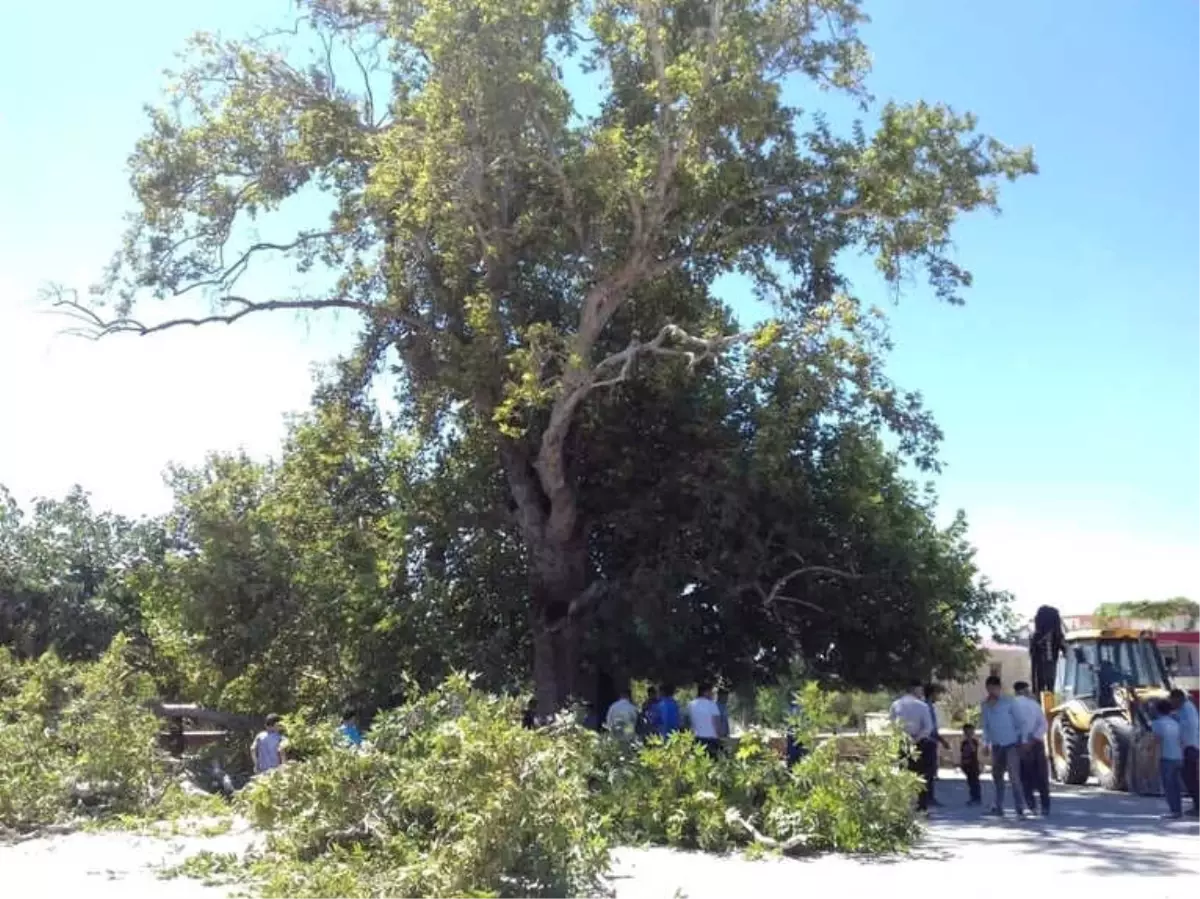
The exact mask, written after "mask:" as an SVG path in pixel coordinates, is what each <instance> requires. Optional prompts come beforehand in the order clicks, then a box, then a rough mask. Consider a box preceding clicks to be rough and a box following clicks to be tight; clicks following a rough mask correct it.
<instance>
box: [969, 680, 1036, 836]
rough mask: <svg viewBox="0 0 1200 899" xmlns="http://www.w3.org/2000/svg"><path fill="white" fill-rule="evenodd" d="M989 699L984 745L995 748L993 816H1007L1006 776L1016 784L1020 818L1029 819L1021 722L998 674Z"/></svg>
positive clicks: (990, 683)
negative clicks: (1021, 750)
mask: <svg viewBox="0 0 1200 899" xmlns="http://www.w3.org/2000/svg"><path fill="white" fill-rule="evenodd" d="M985 683H986V687H987V699H985V700H984V701H983V705H981V706H980V712H981V713H982V714H981V716H980V717H981V718H982V722H981V724H982V730H983V742H984V744H985V745H990V746H991V747H992V784H993V786H994V788H995V792H996V803H995V805H994V806H993V807H992V811H991V814H993V815H995V816H996V817H998V818H1000V817H1003V816H1004V775H1005V773H1007V774H1008V777H1009V780H1011V781H1012V792H1013V807H1014V808H1015V809H1016V811H1017V817H1018V818H1024V817H1025V796H1024V789H1023V787H1022V784H1021V753H1020V747H1021V744H1022V743H1023V742H1024V736H1023V734H1022V733H1021V720H1020V715H1019V712H1018V710H1017V707H1016V705H1015V704H1014V702H1013V698H1012V697H1011V696H1005V695H1004V692H1003V690H1002V688H1001V686H1000V678H998V677H996V676H995V675H994V674H993V675H992V676H991V677H989V678H988V679H987V681H986V682H985Z"/></svg>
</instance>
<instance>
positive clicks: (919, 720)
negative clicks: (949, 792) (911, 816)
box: [888, 681, 937, 812]
mask: <svg viewBox="0 0 1200 899" xmlns="http://www.w3.org/2000/svg"><path fill="white" fill-rule="evenodd" d="M924 694H925V687H924V685H923V684H922V683H921V682H920V681H912V682H911V683H910V684H909V685H908V692H907V693H905V694H904V695H903V696H901V697H900V698H899V699H897V700H896V701H895V702H893V703H892V707H891V709H890V710H889V712H888V716H889V717H890V718H891V720H892V723H894V724H898V725H899V726H900V728H901V729H902V730H903V731H904V732H905V733H906V734H908V737H909V739H910V740H912V741H913V748H912V749H911V750H910V751H909V753H908V770H909V771H912V772H913V773H914V774H919V775H920V776H921V780H922V782H923V786H922V788H921V792H920V794H919V795H918V796H917V810H918V811H922V812H923V811H926V810H927V809H928V808H929V794H930V792H931V786H932V780H933V778H932V773H933V765H934V763H935V762H934V759H936V757H937V744H936V743H935V742H934V741H933V716H932V715H931V714H930V712H929V705H928V704H927V703H926V702H925V699H924Z"/></svg>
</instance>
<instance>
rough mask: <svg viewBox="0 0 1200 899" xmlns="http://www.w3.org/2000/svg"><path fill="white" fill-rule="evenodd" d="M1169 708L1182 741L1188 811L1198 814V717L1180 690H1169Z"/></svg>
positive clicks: (1193, 707)
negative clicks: (1189, 805) (1188, 797)
mask: <svg viewBox="0 0 1200 899" xmlns="http://www.w3.org/2000/svg"><path fill="white" fill-rule="evenodd" d="M1171 710H1172V713H1173V714H1174V716H1175V720H1177V721H1178V722H1179V738H1180V742H1182V743H1183V785H1184V787H1185V788H1186V789H1187V792H1188V796H1190V797H1191V799H1192V807H1191V810H1190V811H1189V812H1188V814H1190V815H1191V816H1192V817H1193V818H1195V817H1197V816H1200V783H1198V781H1200V718H1198V717H1197V715H1196V706H1195V705H1193V704H1192V701H1191V700H1190V699H1188V695H1187V694H1186V693H1184V692H1183V691H1182V690H1172V691H1171Z"/></svg>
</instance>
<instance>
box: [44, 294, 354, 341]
mask: <svg viewBox="0 0 1200 899" xmlns="http://www.w3.org/2000/svg"><path fill="white" fill-rule="evenodd" d="M43 296H44V297H46V298H47V299H49V301H50V307H51V311H53V312H57V313H58V314H60V315H64V316H66V317H67V318H70V319H73V320H74V321H76V322H79V323H80V327H77V328H71V329H68V330H67V331H66V332H65V333H67V334H71V335H74V336H76V337H86V338H88V339H89V340H99V339H100V338H101V337H107V336H108V335H110V334H137V335H138V336H139V337H144V336H145V335H147V334H157V333H159V332H161V331H169V330H171V329H173V328H179V327H184V326H187V327H200V326H201V325H211V324H226V325H231V324H233V323H234V322H236V321H238V319H241V318H245V317H246V316H247V315H250V314H251V313H254V312H277V311H280V310H284V309H294V310H304V311H315V310H319V309H352V310H354V311H355V312H359V313H362V314H365V315H368V316H374V315H375V314H376V312H377V307H375V306H372V305H371V304H369V303H364V302H360V301H358V300H350V299H346V298H344V297H328V298H324V299H308V300H266V301H263V302H260V303H255V302H253V301H251V300H247V299H246V298H245V297H238V296H228V297H222V298H221V299H220V300H218V301H217V302H218V303H219V304H230V305H234V306H236V307H237V310H236V311H234V312H228V313H213V314H212V315H206V316H201V317H198V318H172V319H168V320H167V321H164V322H158V323H157V324H152V325H147V324H144V323H142V322H140V321H138V320H137V319H135V318H131V317H129V316H117V317H115V318H111V319H106V318H104V316H102V315H101V314H100V313H99V312H98V311H96V310H95V309H93V308H92V307H91V306H88V305H86V304H84V303H81V302H79V300H78V299H77V296H78V294H77V293H76V291H74V290H67V289H64V288H61V287H51V288H48V289H47V290H46V291H44V292H43Z"/></svg>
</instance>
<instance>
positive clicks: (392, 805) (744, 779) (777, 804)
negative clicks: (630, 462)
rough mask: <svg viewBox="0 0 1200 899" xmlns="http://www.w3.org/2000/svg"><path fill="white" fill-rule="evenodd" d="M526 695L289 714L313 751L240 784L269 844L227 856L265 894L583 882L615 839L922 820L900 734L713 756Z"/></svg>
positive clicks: (844, 838)
mask: <svg viewBox="0 0 1200 899" xmlns="http://www.w3.org/2000/svg"><path fill="white" fill-rule="evenodd" d="M806 695H807V696H809V697H817V695H818V694H817V693H816V692H815V690H813V689H810V690H809V691H807V693H806ZM519 713H520V706H519V704H518V703H517V702H516V701H513V700H508V699H500V698H497V697H495V696H491V695H488V694H485V693H482V692H480V691H477V690H473V689H471V688H470V686H469V684H468V681H467V680H466V679H465V678H463V677H461V676H455V677H453V678H451V679H450V680H449V681H447V682H446V683H445V684H444V685H442V686H441V687H439V688H438V689H436V690H433V691H432V692H429V693H426V694H423V695H421V696H419V697H417V698H415V699H414V700H412V701H411V702H410V703H408V704H407V705H405V706H404V707H402V708H400V709H396V710H392V711H388V712H385V713H382V714H381V715H380V716H379V718H378V719H377V720H376V722H375V724H374V725H373V727H372V729H371V743H370V745H369V747H368V748H366V749H364V750H362V751H354V750H350V749H346V748H338V747H336V746H335V745H334V743H333V741H331V740H330V739H328V738H327V737H326V738H322V737H321V736H320V733H324V734H326V735H327V734H328V733H329V731H328V730H327V729H325V727H326V725H321V728H320V729H319V730H318V729H316V728H313V727H311V726H310V727H308V728H305V727H304V726H303V725H301V724H300V722H298V721H294V722H292V729H293V732H294V736H295V737H296V738H297V741H296V742H297V745H298V746H303V747H305V749H306V752H305V758H304V759H303V760H302V761H300V762H297V763H296V764H291V765H287V766H285V767H284V768H282V769H280V770H278V771H276V772H273V773H272V774H270V775H268V776H266V777H262V778H259V779H257V780H255V781H254V782H253V783H252V784H251V785H250V786H249V787H248V788H247V789H246V790H245V791H244V793H243V794H242V795H241V797H240V798H239V807H240V810H241V811H242V812H243V813H244V814H246V815H247V817H248V818H249V819H250V820H251V821H252V822H253V823H254V824H255V825H256V826H258V827H260V828H262V829H263V830H265V831H266V832H267V833H268V834H269V839H268V842H267V845H266V848H265V850H264V851H263V852H261V853H259V854H257V855H252V856H250V857H248V859H247V860H246V861H245V862H244V863H243V864H242V865H241V866H239V867H237V868H235V869H230V865H229V864H228V860H225V861H222V863H221V864H220V865H219V866H218V867H220V868H222V869H225V870H226V873H227V874H228V873H230V872H231V871H232V872H233V873H234V874H235V875H236V876H240V877H244V878H249V879H250V880H251V881H253V882H254V883H255V886H256V888H257V889H258V890H261V891H262V892H263V893H264V894H265V895H267V896H326V895H338V896H364V897H366V896H382V895H427V896H454V895H500V896H527V895H581V894H588V893H590V892H591V891H592V890H593V889H594V888H595V887H596V886H597V885H598V884H599V882H600V878H601V877H602V876H603V874H604V872H605V870H606V867H607V861H608V847H609V845H610V844H626V845H627V844H637V843H646V842H649V843H656V844H661V845H669V846H675V847H679V848H699V849H705V850H710V851H724V850H730V849H736V848H743V847H745V848H751V847H752V848H755V849H758V850H778V851H783V852H806V851H821V850H838V851H846V852H888V851H894V850H897V849H901V848H904V847H906V846H907V845H909V844H910V843H911V841H912V840H913V839H914V838H915V836H916V834H917V825H916V822H915V819H914V815H913V811H912V807H913V803H912V800H913V797H914V795H915V791H916V788H917V784H916V780H915V778H914V777H913V776H912V775H911V774H909V773H907V772H904V771H898V770H896V765H895V759H896V752H897V748H898V747H897V745H896V744H895V741H894V740H893V739H891V738H883V737H881V738H878V739H874V740H871V741H868V750H867V754H866V758H865V759H861V760H855V761H845V760H840V759H838V758H837V754H836V747H835V746H834V745H833V744H832V743H830V744H823V745H822V746H820V747H819V748H817V749H816V751H814V752H813V753H811V754H810V755H809V756H807V757H806V758H805V759H804V760H802V761H801V762H800V763H799V764H798V765H797V766H796V767H795V768H793V769H792V770H790V771H789V770H788V769H787V768H786V767H785V765H784V764H783V762H782V760H781V759H780V757H779V755H778V754H777V753H776V752H775V751H774V750H773V749H772V748H771V747H770V746H769V745H768V744H767V742H766V741H765V740H764V739H762V738H761V737H759V736H757V735H755V734H750V735H748V736H747V737H746V738H744V739H743V740H742V742H741V744H740V746H739V747H738V749H737V751H736V753H734V754H732V755H730V756H727V757H722V758H719V759H716V760H714V759H712V758H710V757H709V756H708V755H707V754H706V753H705V752H704V751H703V749H702V748H701V747H700V746H699V745H698V744H697V743H695V741H693V740H692V739H691V737H690V736H688V735H686V734H679V735H676V736H674V737H672V738H671V739H670V740H669V741H667V742H665V743H664V742H662V741H658V740H654V741H651V742H650V743H649V744H648V745H646V746H640V747H639V746H627V745H624V744H621V743H618V742H614V741H611V740H608V739H605V738H597V736H596V735H595V734H594V733H592V732H590V731H586V730H583V729H581V728H579V727H578V726H577V725H575V724H573V723H568V722H565V721H562V722H559V723H557V724H555V725H554V726H552V727H549V728H546V729H542V730H537V731H533V730H527V729H525V728H523V727H521V726H520V724H519ZM816 721H817V719H816V717H815V716H806V719H805V720H804V721H803V722H799V723H798V725H799V727H800V729H801V731H802V734H804V735H805V736H803V737H802V738H803V739H811V737H812V735H813V733H814V731H813V730H812V728H813V727H815V726H816ZM297 731H298V732H297ZM210 862H214V860H212V859H206V860H204V861H203V862H197V863H196V864H194V865H192V866H190V867H189V868H186V869H185V871H184V872H185V873H186V872H188V871H191V873H194V874H204V875H205V876H211V875H212V874H213V871H212V870H211V869H212V868H213V864H210ZM214 863H215V862H214Z"/></svg>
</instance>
